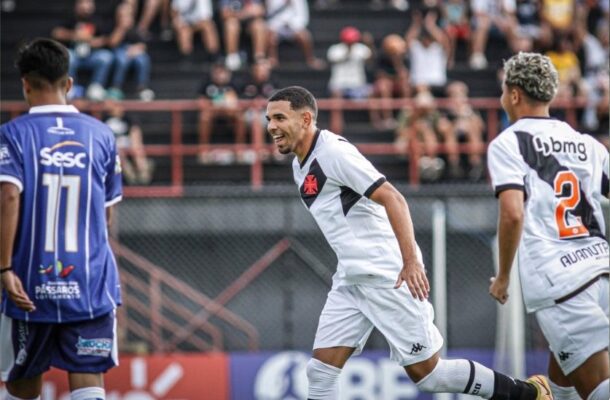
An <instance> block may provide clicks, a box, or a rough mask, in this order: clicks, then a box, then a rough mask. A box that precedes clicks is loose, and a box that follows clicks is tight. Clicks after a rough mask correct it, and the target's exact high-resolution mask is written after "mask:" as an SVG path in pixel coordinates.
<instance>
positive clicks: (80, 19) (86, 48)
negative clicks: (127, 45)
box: [51, 0, 113, 101]
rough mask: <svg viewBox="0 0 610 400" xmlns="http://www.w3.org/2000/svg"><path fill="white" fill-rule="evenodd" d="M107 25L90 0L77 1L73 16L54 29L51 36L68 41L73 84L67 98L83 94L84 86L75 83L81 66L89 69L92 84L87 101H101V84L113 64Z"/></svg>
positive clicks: (102, 96) (87, 93) (103, 94)
mask: <svg viewBox="0 0 610 400" xmlns="http://www.w3.org/2000/svg"><path fill="white" fill-rule="evenodd" d="M106 33H107V26H105V25H104V23H103V21H102V20H101V18H99V17H98V16H97V15H96V14H95V2H94V1H93V0H76V2H75V5H74V17H72V18H71V19H70V20H68V21H66V22H65V23H64V24H62V25H61V26H58V27H56V28H54V29H53V31H52V32H51V36H53V38H54V39H57V40H59V41H60V42H64V43H66V44H67V47H68V50H69V52H70V71H69V74H70V76H71V77H72V78H73V79H74V82H75V84H74V87H73V88H72V90H71V93H70V97H72V98H74V97H82V95H83V92H85V90H84V88H83V86H81V85H78V84H77V83H76V82H78V79H77V78H78V77H77V73H78V71H79V70H80V69H88V70H91V71H92V77H91V83H90V84H89V86H88V87H87V90H86V96H87V98H89V99H90V100H95V101H100V100H103V99H104V97H105V95H106V90H105V89H104V85H105V84H106V80H107V79H108V74H109V73H110V68H111V67H112V59H113V57H112V52H111V51H110V50H108V49H106V48H105V46H106V37H105V34H106Z"/></svg>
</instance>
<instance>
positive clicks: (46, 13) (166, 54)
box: [0, 0, 510, 184]
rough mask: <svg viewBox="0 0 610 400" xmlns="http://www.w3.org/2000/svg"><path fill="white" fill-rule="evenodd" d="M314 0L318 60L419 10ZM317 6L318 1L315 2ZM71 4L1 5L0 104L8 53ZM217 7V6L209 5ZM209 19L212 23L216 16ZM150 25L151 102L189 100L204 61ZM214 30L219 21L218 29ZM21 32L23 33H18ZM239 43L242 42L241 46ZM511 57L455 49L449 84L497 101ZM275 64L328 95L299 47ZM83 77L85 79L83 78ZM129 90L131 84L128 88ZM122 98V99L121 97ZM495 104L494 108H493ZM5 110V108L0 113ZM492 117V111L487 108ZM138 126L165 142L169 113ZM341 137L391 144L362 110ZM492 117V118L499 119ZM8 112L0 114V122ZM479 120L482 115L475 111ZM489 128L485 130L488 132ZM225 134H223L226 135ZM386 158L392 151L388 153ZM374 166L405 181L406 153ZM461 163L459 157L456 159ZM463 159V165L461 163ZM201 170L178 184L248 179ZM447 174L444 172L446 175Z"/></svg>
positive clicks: (12, 87)
mask: <svg viewBox="0 0 610 400" xmlns="http://www.w3.org/2000/svg"><path fill="white" fill-rule="evenodd" d="M117 3H118V2H116V1H98V2H97V12H98V13H99V14H101V15H109V16H111V15H113V10H114V7H116V4H117ZM319 3H320V2H316V3H315V6H314V2H311V3H310V24H309V30H310V31H311V33H312V35H313V38H314V45H315V53H316V55H317V56H318V57H319V58H325V55H326V50H327V49H328V48H329V46H331V45H332V44H334V43H336V42H338V38H339V32H340V30H341V29H342V28H343V27H344V26H346V25H352V26H356V27H358V28H359V29H360V30H361V31H362V32H365V31H366V32H370V33H371V34H372V36H373V38H374V40H375V43H376V44H377V45H379V44H380V43H381V41H382V39H383V38H384V36H386V35H388V34H392V33H398V34H400V35H403V34H404V33H405V32H406V30H407V28H408V27H409V24H410V19H411V15H412V10H413V9H416V8H417V7H419V2H417V1H415V2H410V8H409V10H407V11H400V10H397V9H395V8H392V7H390V6H389V5H387V6H386V7H383V8H371V2H369V1H368V0H350V1H342V2H331V3H332V4H334V6H333V7H317V6H319V5H320V4H319ZM322 3H324V2H322ZM73 4H74V1H73V0H58V1H52V2H39V1H36V0H20V1H18V2H14V1H3V2H2V28H1V29H2V38H1V42H2V54H1V55H2V57H1V64H0V66H1V69H2V72H1V79H2V87H1V92H0V93H1V96H2V99H3V100H18V99H20V98H21V91H20V82H19V79H18V76H17V73H16V71H15V69H14V68H13V67H12V59H13V55H14V53H15V51H16V49H17V47H18V45H19V43H20V42H22V41H23V40H25V39H28V38H32V37H36V36H48V35H50V33H51V30H52V29H53V28H54V27H55V26H58V25H59V24H61V23H62V21H64V20H65V19H66V16H67V15H70V14H71V12H72V10H73ZM214 7H216V2H214ZM215 18H218V17H217V16H215ZM157 24H158V23H157V22H155V23H154V24H153V26H152V27H151V31H152V32H153V35H152V37H151V39H150V41H149V42H148V52H149V54H150V57H151V60H152V77H151V85H150V86H151V88H152V89H153V90H154V92H155V93H156V99H157V100H163V99H196V98H197V97H198V89H199V87H200V85H201V82H202V81H203V80H204V78H205V77H207V76H208V73H209V71H210V68H211V65H212V64H211V62H210V60H209V57H208V55H207V54H206V52H205V50H204V48H203V45H202V44H201V41H199V40H195V41H194V44H195V50H194V54H193V57H192V58H189V59H186V60H185V59H184V58H183V57H181V54H180V52H179V50H178V48H177V46H176V43H175V41H173V40H172V41H164V40H161V39H160V35H159V32H160V28H159V27H158V25H157ZM217 25H218V26H219V29H220V27H221V24H220V23H218V24H217ZM25 27H27V29H25ZM242 42H243V44H246V43H247V42H246V41H242ZM509 54H510V50H509V49H508V46H507V42H506V41H505V40H504V39H503V38H501V37H496V36H491V37H490V39H489V43H488V45H487V50H486V57H487V60H489V64H488V66H487V67H485V68H483V69H480V70H473V69H471V68H470V67H469V63H468V52H467V45H466V44H465V43H461V44H459V45H458V51H457V56H456V64H455V66H454V68H452V69H450V70H449V71H448V80H449V81H452V80H460V81H463V82H465V83H466V84H467V85H468V88H469V96H470V97H471V98H490V103H489V104H492V105H493V104H495V107H496V109H497V107H498V105H497V104H498V103H497V100H495V98H497V96H498V94H499V85H498V78H497V70H498V67H499V66H500V65H501V60H502V59H503V58H506V56H508V55H509ZM279 59H280V66H279V68H276V69H275V70H274V71H273V81H274V82H275V83H276V86H277V87H282V86H286V85H302V86H305V87H307V88H308V89H310V90H311V91H312V92H313V93H314V95H316V96H317V97H318V98H326V97H329V93H328V90H327V84H328V80H329V76H330V69H329V68H328V67H327V68H324V69H321V70H314V69H311V68H310V67H309V66H307V64H306V63H305V60H304V56H303V54H302V53H301V51H300V49H299V48H298V46H296V45H295V44H294V43H292V42H286V43H284V42H282V43H281V44H280V48H279ZM247 71H248V68H247V66H242V68H241V70H239V71H236V74H237V75H238V76H240V75H244V76H245V75H246V74H247ZM86 77H87V76H86V73H85V78H86ZM130 85H131V86H130ZM133 85H134V84H133V83H132V80H130V79H128V81H127V83H126V93H133V92H134V91H133ZM128 98H129V97H128ZM494 102H495V103H494ZM90 106H91V104H90V103H88V102H85V103H83V104H82V105H81V107H82V108H84V109H88V108H89V107H90ZM4 111H6V109H5V110H4ZM493 112H496V111H493ZM135 114H136V116H137V117H138V119H139V120H140V122H141V125H142V130H143V133H144V144H145V145H155V144H156V145H165V144H169V143H170V141H171V138H170V128H171V123H172V119H171V115H170V113H169V112H146V111H138V112H136V113H135ZM344 116H345V121H346V124H345V127H344V135H345V136H346V137H348V138H349V139H350V140H351V141H353V142H355V143H386V144H392V143H393V142H394V139H395V132H394V129H375V128H373V126H372V125H371V122H370V120H369V116H368V113H366V112H363V110H351V111H349V110H348V111H346V112H345V114H344ZM499 116H500V113H499V112H498V113H497V115H496V116H494V118H495V117H499ZM8 117H9V115H8V114H7V113H6V112H3V114H2V120H3V121H5V120H6V119H7V118H8ZM482 117H483V119H484V120H486V119H487V117H488V115H487V112H486V111H485V110H482ZM328 123H329V114H328V111H327V110H324V109H323V110H322V111H321V113H320V120H319V126H321V127H327V126H328ZM489 128H490V127H489V126H487V129H489ZM497 128H498V127H496V129H497ZM227 129H231V126H224V127H223V126H222V125H220V126H216V127H215V130H214V135H213V138H212V139H213V142H216V143H218V142H225V143H226V142H230V141H231V139H232V138H233V135H231V134H222V132H223V131H226V130H227ZM225 133H226V132H225ZM182 140H183V143H185V144H196V143H197V142H198V113H197V112H196V111H186V112H183V113H182ZM390 153H392V152H390ZM371 157H372V158H373V159H375V161H376V162H377V164H378V165H379V168H380V169H381V170H382V171H383V172H385V173H386V174H387V175H388V176H389V177H390V178H392V179H396V180H400V181H403V182H404V181H407V180H408V179H409V174H408V173H406V172H405V171H407V170H408V161H409V158H408V157H406V156H405V155H396V154H385V155H381V156H376V155H372V156H371ZM153 158H154V159H155V164H156V170H155V173H154V176H153V183H157V184H165V183H167V182H169V181H170V179H171V171H170V169H171V168H170V160H169V157H157V156H155V157H153ZM462 158H465V157H464V156H462ZM462 161H464V160H462ZM220 164H223V162H222V160H221V161H220V162H215V163H212V164H211V165H201V163H200V162H198V160H197V158H196V157H195V156H189V157H185V159H184V171H185V172H184V173H185V183H186V184H193V183H198V182H202V181H206V182H213V181H219V180H222V181H232V182H243V181H247V180H249V172H248V171H249V165H239V163H237V162H231V160H229V161H227V162H224V164H225V165H220ZM285 164H286V160H283V161H282V160H275V159H273V158H270V159H269V161H266V162H264V176H265V181H276V180H277V181H285V180H287V179H289V170H288V169H287V168H285ZM445 176H446V175H445Z"/></svg>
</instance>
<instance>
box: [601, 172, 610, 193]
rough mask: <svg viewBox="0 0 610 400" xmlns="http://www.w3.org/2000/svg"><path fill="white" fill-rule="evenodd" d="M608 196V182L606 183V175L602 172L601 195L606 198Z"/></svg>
mask: <svg viewBox="0 0 610 400" xmlns="http://www.w3.org/2000/svg"><path fill="white" fill-rule="evenodd" d="M608 194H610V181H608V175H606V173H605V172H602V195H604V196H606V197H608Z"/></svg>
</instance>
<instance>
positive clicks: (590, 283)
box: [555, 272, 610, 304]
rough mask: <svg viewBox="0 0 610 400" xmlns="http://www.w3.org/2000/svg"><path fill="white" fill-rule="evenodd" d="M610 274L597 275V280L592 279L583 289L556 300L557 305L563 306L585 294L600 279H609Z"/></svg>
mask: <svg viewBox="0 0 610 400" xmlns="http://www.w3.org/2000/svg"><path fill="white" fill-rule="evenodd" d="M609 275H610V274H608V273H607V272H605V273H603V274H600V275H597V276H596V277H595V278H593V279H591V280H590V281H589V282H587V283H585V284H584V285H582V286H581V287H579V288H578V289H576V290H575V291H573V292H572V293H568V294H566V295H565V296H563V297H560V298H558V299H557V300H555V304H561V303H563V302H565V301H568V300H570V299H571V298H572V297H575V296H577V295H579V294H580V293H582V292H584V291H585V290H586V289H587V288H588V287H589V286H591V285H593V284H594V283H595V282H597V281H598V280H599V279H600V278H602V277H606V278H607V277H608V276H609Z"/></svg>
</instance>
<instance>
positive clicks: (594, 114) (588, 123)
mask: <svg viewBox="0 0 610 400" xmlns="http://www.w3.org/2000/svg"><path fill="white" fill-rule="evenodd" d="M583 22H584V21H583ZM577 34H578V36H579V39H578V42H581V43H582V48H583V50H584V61H585V63H584V82H585V83H586V87H587V90H586V92H587V107H586V108H585V111H584V113H583V118H582V124H583V126H584V127H585V128H586V129H589V130H596V129H597V128H598V126H599V118H598V113H599V112H598V110H599V109H600V106H602V107H603V103H601V104H600V102H601V101H602V100H603V99H604V97H605V96H604V92H605V91H606V90H607V86H608V70H609V68H608V59H609V57H610V50H609V46H608V43H609V38H608V24H607V23H606V21H604V20H603V19H602V20H600V23H599V25H598V26H597V28H596V34H595V35H593V34H591V33H589V32H587V30H586V24H584V23H582V24H577ZM606 108H607V105H606Z"/></svg>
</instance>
